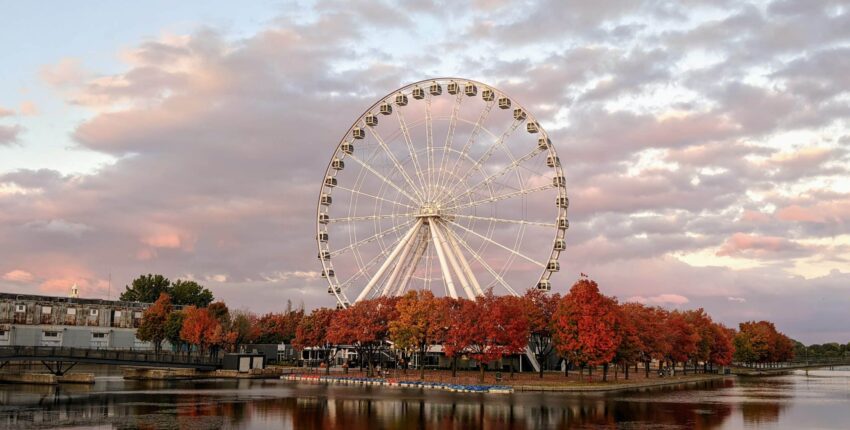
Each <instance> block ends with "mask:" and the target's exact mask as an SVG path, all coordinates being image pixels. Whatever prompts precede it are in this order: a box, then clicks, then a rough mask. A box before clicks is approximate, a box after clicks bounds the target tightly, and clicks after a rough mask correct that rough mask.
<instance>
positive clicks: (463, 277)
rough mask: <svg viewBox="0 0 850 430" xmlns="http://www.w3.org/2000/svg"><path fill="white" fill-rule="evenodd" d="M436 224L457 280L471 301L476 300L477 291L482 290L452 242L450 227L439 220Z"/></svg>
mask: <svg viewBox="0 0 850 430" xmlns="http://www.w3.org/2000/svg"><path fill="white" fill-rule="evenodd" d="M434 223H435V224H436V225H437V226H438V227H439V228H438V229H437V233H438V236H440V239H441V240H442V241H443V243H444V245H445V249H444V251H445V252H446V256H448V257H449V264H451V266H452V269H454V271H455V273H456V274H457V278H458V280H459V281H460V284H461V286H462V287H463V291H464V292H465V293H466V296H467V297H469V299H470V300H475V297H476V296H477V295H478V294H476V293H477V291H478V290H480V289H481V287H480V286H479V285H478V281H477V280H475V275H473V274H472V270H470V269H469V265H468V264H467V263H466V259H465V258H464V257H463V254H461V253H460V250H459V249H458V248H457V245H456V244H455V243H454V242H452V239H451V233H450V232H449V229H448V227H446V226H444V225H442V223H440V222H438V221H437V220H435V221H434ZM473 290H475V291H473Z"/></svg>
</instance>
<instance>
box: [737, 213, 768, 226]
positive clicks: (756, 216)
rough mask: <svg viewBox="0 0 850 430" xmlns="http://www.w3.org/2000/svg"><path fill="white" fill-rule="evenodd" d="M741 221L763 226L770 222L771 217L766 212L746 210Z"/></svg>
mask: <svg viewBox="0 0 850 430" xmlns="http://www.w3.org/2000/svg"><path fill="white" fill-rule="evenodd" d="M741 220H743V221H749V222H753V223H757V224H761V223H765V222H768V221H770V216H769V215H767V214H765V213H764V212H759V211H751V210H745V211H744V213H743V214H741Z"/></svg>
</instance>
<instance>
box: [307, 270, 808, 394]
mask: <svg viewBox="0 0 850 430" xmlns="http://www.w3.org/2000/svg"><path fill="white" fill-rule="evenodd" d="M739 328H740V331H736V330H734V329H731V328H728V327H725V326H724V325H723V324H720V323H717V322H714V321H713V320H712V319H711V317H710V316H709V315H708V314H707V313H706V312H705V311H704V310H703V309H701V308H700V309H696V310H686V311H679V310H673V311H668V310H666V309H663V308H661V307H652V306H646V305H644V304H641V303H622V304H620V303H618V301H617V300H616V298H613V297H608V296H605V295H604V294H602V293H600V291H599V287H598V285H597V283H596V282H594V281H592V280H589V279H580V280H579V281H577V282H576V283H575V284H574V285H573V286H572V288H571V289H570V291H569V293H568V294H566V295H564V296H561V295H559V294H548V293H544V292H542V291H539V290H536V289H532V290H529V291H528V292H527V293H526V294H525V295H524V296H522V297H515V296H495V295H493V294H492V292H488V293H487V294H485V295H484V296H482V297H478V298H477V299H476V300H474V301H473V300H467V299H464V298H459V299H452V298H448V297H436V296H434V295H433V294H432V293H431V292H429V291H411V292H408V293H407V294H406V295H404V296H402V297H380V298H376V299H372V300H364V301H360V302H357V303H355V304H354V305H352V306H350V307H348V308H345V309H341V310H336V309H329V308H319V309H316V310H314V311H313V312H311V313H310V314H309V315H306V316H305V317H304V318H303V319H302V321H301V323H300V324H299V325H298V326H297V328H296V334H295V339H294V341H293V343H294V345H295V346H296V347H297V348H302V349H303V348H323V349H327V350H332V349H333V347H334V346H337V345H347V346H352V347H353V348H354V349H355V350H356V351H357V356H358V357H359V358H360V360H361V366H362V367H365V368H367V371H368V373H369V374H370V375H371V374H372V373H373V366H374V364H375V361H376V360H375V358H376V356H380V357H381V358H383V356H382V355H380V354H384V352H385V351H386V346H387V345H388V344H390V343H391V344H392V346H393V350H394V351H395V352H396V353H399V354H400V361H402V362H407V363H409V358H410V357H411V356H412V355H413V354H418V356H419V357H424V356H425V354H426V352H427V351H428V348H429V347H430V346H432V345H441V346H442V349H443V352H444V353H445V355H446V356H447V357H448V358H450V359H451V361H452V371H453V374H454V372H456V369H457V361H458V359H459V358H460V357H468V358H471V359H473V360H475V361H477V362H478V363H481V365H479V371H480V372H481V373H480V379H482V380H483V377H484V365H483V363H488V362H491V361H497V360H501V359H503V358H505V357H507V356H515V355H518V354H523V353H525V352H526V349H527V348H528V349H530V350H531V352H532V353H533V354H534V355H535V356H536V358H537V361H538V363H541V364H542V363H546V362H548V360H549V358H550V357H551V355H552V354H557V356H558V357H559V358H560V360H559V361H560V362H562V363H564V364H565V365H564V366H563V368H564V370H565V373H568V372H569V369H570V368H575V369H578V371H579V372H580V373H582V372H583V371H584V369H585V368H586V369H588V372H592V369H594V368H596V367H598V366H601V367H602V379H603V381H604V380H607V377H608V371H609V367H611V366H614V367H615V369H617V370H618V371H619V370H622V371H623V372H624V374H625V377H626V378H628V372H629V368H630V367H632V366H634V367H635V368H637V366H638V365H639V364H643V368H644V371H645V373H646V376H647V377H648V376H649V372H650V363H651V362H652V361H654V360H655V361H657V362H658V363H659V367H661V366H663V367H664V368H665V369H675V368H676V366H681V369H682V371H683V372H685V373H687V371H688V366H690V368H691V369H693V370H694V371H696V370H697V368H698V366H700V365H701V366H703V370H708V369H709V368H713V367H714V366H725V365H729V364H731V363H732V361H733V359H737V360H741V361H751V362H758V361H768V360H769V361H787V360H790V359H791V358H793V354H794V350H793V348H790V349H788V348H786V347H785V346H786V345H787V344H791V345H793V342H792V341H791V340H790V339H789V338H788V337H787V336H785V335H784V334H782V333H779V332H777V331H776V329H775V327H774V326H773V324H772V323H769V322H767V321H761V322H747V323H742V324H741V325H740V327H739ZM765 328H768V330H767V331H765ZM770 329H772V331H771V330H770ZM736 346H738V347H739V348H741V350H740V352H738V351H736ZM747 348H749V349H747ZM750 350H753V351H759V353H758V354H755V355H753V354H749V352H748V351H750ZM332 359H333V357H332V356H331V355H329V354H328V355H326V356H325V365H326V367H330V364H331V360H332ZM406 359H407V360H406ZM511 363H512V362H511ZM419 367H420V372H421V375H420V377H422V378H424V366H419ZM511 369H512V370H513V365H512V364H511ZM542 376H543V366H542V365H541V367H540V377H542Z"/></svg>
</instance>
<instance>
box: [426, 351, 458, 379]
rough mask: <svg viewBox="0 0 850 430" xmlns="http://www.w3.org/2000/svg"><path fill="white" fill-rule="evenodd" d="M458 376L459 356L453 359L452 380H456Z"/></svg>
mask: <svg viewBox="0 0 850 430" xmlns="http://www.w3.org/2000/svg"><path fill="white" fill-rule="evenodd" d="M420 364H421V363H420ZM456 376H457V356H454V357H452V378H454V377H456Z"/></svg>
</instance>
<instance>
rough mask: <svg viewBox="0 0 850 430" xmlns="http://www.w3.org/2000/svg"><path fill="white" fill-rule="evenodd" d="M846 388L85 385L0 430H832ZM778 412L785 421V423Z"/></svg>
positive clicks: (829, 384)
mask: <svg viewBox="0 0 850 430" xmlns="http://www.w3.org/2000/svg"><path fill="white" fill-rule="evenodd" d="M848 381H850V373H848V374H847V375H846V376H844V377H843V379H841V378H839V379H838V382H836V379H835V378H820V379H813V378H807V377H806V376H805V375H803V374H798V375H789V376H786V377H777V378H763V379H753V380H738V381H734V380H731V379H729V380H724V381H713V382H709V383H701V384H696V385H692V386H689V387H686V388H683V387H676V388H662V389H654V390H643V391H635V392H631V393H622V394H612V395H585V396H579V395H564V394H551V393H548V394H542V393H516V394H513V395H485V394H458V393H447V392H441V391H429V392H423V391H420V390H414V389H389V390H387V389H379V388H377V387H365V388H361V387H345V386H342V387H333V386H331V387H327V386H320V385H298V384H293V383H288V382H283V381H248V380H243V381H210V382H200V383H198V382H195V383H193V382H186V381H184V382H138V381H123V380H121V379H120V378H114V377H111V378H99V379H98V381H97V383H96V384H95V385H94V386H60V387H38V386H23V385H20V386H18V385H16V386H0V427H2V428H48V427H55V426H79V425H98V424H100V425H104V426H105V427H106V428H245V429H264V428H272V427H273V428H284V429H308V430H309V429H328V428H345V429H346V430H360V429H426V428H427V429H516V430H523V429H544V428H551V429H556V428H600V429H607V428H610V429H614V428H642V427H646V426H647V425H649V424H652V425H653V427H655V428H664V429H668V428H670V429H675V428H683V429H684V428H688V429H690V428H695V429H719V428H738V427H740V425H741V424H743V425H744V426H745V427H755V426H760V425H765V424H776V423H781V424H789V423H792V424H793V423H794V422H800V423H801V425H802V426H805V424H806V423H812V422H819V423H820V424H819V426H820V427H824V428H843V426H841V425H840V424H842V420H841V418H840V417H841V415H842V414H844V413H845V411H846V410H847V407H848V406H850V399H849V398H848V397H850V396H848V394H847V388H848ZM842 384H843V385H842ZM789 409H794V410H795V413H786V412H787V411H788V410H789ZM807 411H809V412H807ZM815 411H816V412H815ZM807 413H808V414H809V415H807ZM813 413H817V416H815V415H813ZM732 417H735V418H734V419H733V418H732ZM833 419H834V420H835V421H837V422H832V421H831V420H833ZM784 426H785V427H790V426H789V425H784Z"/></svg>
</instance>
